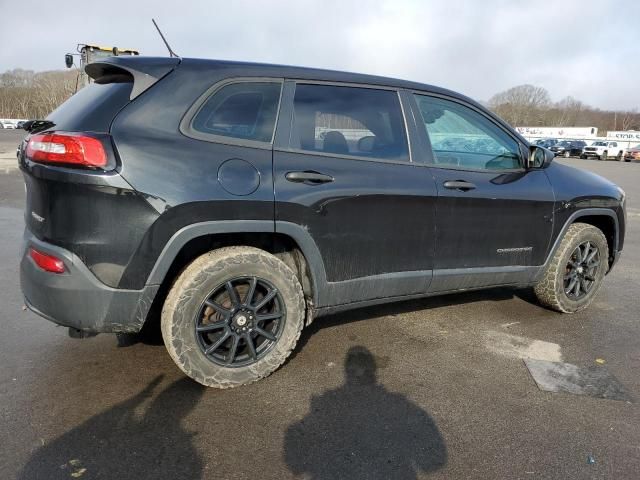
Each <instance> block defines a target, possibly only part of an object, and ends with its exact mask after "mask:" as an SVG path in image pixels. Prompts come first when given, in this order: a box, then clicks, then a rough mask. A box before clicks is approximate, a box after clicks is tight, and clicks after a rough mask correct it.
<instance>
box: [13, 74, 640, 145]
mask: <svg viewBox="0 0 640 480" xmlns="http://www.w3.org/2000/svg"><path fill="white" fill-rule="evenodd" d="M76 81H77V71H76V70H55V71H50V72H39V73H36V72H33V71H32V70H22V69H15V70H8V71H6V72H5V73H2V74H0V118H26V119H37V118H44V117H46V116H47V115H48V114H49V113H50V112H51V111H53V110H54V109H55V108H57V107H58V106H59V105H60V104H61V103H62V102H64V101H65V100H66V99H67V98H69V97H70V96H71V95H73V93H74V92H75V90H76ZM488 105H489V108H491V109H492V110H493V111H494V112H496V113H497V114H498V115H499V116H500V117H502V118H503V119H504V120H505V121H507V122H508V123H509V124H511V125H512V126H514V127H516V126H528V127H535V126H548V127H597V128H598V131H599V132H600V133H601V134H604V133H605V132H606V131H607V130H630V129H634V130H640V113H638V110H637V109H633V110H629V111H626V112H616V111H612V110H600V109H598V108H593V107H590V106H589V105H586V104H584V103H582V102H581V101H580V100H577V99H575V98H573V97H566V98H563V99H562V100H560V101H558V102H553V101H552V100H551V96H550V95H549V92H548V91H547V90H546V89H544V88H542V87H536V86H534V85H519V86H517V87H513V88H510V89H508V90H506V91H504V92H500V93H497V94H496V95H494V96H493V97H491V99H490V100H489V102H488Z"/></svg>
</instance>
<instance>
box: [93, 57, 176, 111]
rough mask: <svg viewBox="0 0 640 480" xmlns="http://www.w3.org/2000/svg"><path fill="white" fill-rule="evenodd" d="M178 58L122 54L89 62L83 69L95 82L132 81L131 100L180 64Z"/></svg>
mask: <svg viewBox="0 0 640 480" xmlns="http://www.w3.org/2000/svg"><path fill="white" fill-rule="evenodd" d="M180 61H181V60H180V59H179V58H167V57H139V56H122V57H109V58H105V59H104V60H100V61H97V62H92V63H89V64H88V65H87V66H86V67H84V71H85V72H86V73H87V75H89V77H91V78H92V79H93V80H94V81H95V82H96V83H125V82H132V83H133V88H132V89H131V94H130V95H129V99H130V100H133V99H134V98H136V97H137V96H138V95H140V94H141V93H142V92H144V91H145V90H147V89H148V88H149V87H151V86H152V85H153V84H154V83H156V82H157V81H158V80H160V79H161V78H162V77H164V76H165V75H167V74H168V73H169V72H171V71H172V70H173V69H175V68H176V67H177V66H178V65H179V64H180Z"/></svg>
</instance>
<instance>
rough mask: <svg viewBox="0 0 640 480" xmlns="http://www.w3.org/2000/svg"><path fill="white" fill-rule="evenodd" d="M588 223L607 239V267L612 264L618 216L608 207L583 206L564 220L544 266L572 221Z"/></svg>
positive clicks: (615, 246) (616, 247)
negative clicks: (583, 207)
mask: <svg viewBox="0 0 640 480" xmlns="http://www.w3.org/2000/svg"><path fill="white" fill-rule="evenodd" d="M578 222H580V223H588V224H589V225H593V226H594V227H596V228H598V229H599V230H601V231H602V233H603V234H604V236H605V238H606V239H607V244H608V246H609V258H608V262H609V267H611V266H612V264H613V262H614V255H615V252H616V251H617V250H618V235H619V225H618V217H617V215H616V213H615V212H614V211H613V210H610V209H608V208H585V209H582V210H578V211H576V212H573V213H572V214H571V216H569V218H568V219H567V220H566V221H565V223H564V225H563V227H562V230H561V231H560V233H559V234H558V236H557V238H556V239H555V242H554V244H553V247H552V248H551V250H550V251H549V254H548V256H547V260H546V262H545V266H546V265H547V264H548V263H549V262H550V261H551V259H552V258H553V255H554V253H555V251H556V250H557V249H558V247H559V246H560V243H561V242H562V239H563V238H564V236H565V234H566V233H567V230H568V229H569V227H570V226H571V225H572V224H574V223H578Z"/></svg>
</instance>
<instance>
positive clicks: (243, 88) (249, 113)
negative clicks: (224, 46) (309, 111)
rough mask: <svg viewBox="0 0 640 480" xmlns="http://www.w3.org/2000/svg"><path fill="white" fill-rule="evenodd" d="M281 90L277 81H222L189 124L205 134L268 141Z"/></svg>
mask: <svg viewBox="0 0 640 480" xmlns="http://www.w3.org/2000/svg"><path fill="white" fill-rule="evenodd" d="M280 90H281V84H280V83H278V82H240V83H231V84H228V85H225V86H223V87H222V88H220V89H219V90H216V91H215V92H214V93H213V95H211V96H210V97H209V98H208V99H207V101H206V102H205V103H204V104H203V105H202V106H201V107H200V109H199V110H198V113H196V115H195V117H194V118H193V121H192V122H191V128H192V129H193V130H195V131H197V132H201V133H205V134H211V135H220V136H223V137H232V138H238V139H244V140H253V141H258V142H271V140H272V138H273V130H274V127H275V123H276V115H277V112H278V104H279V102H280Z"/></svg>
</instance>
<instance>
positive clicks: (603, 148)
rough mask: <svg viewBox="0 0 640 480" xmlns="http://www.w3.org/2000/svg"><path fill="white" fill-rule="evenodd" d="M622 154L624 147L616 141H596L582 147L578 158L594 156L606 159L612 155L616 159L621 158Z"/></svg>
mask: <svg viewBox="0 0 640 480" xmlns="http://www.w3.org/2000/svg"><path fill="white" fill-rule="evenodd" d="M623 156H624V149H623V148H622V146H618V142H605V141H598V142H593V143H592V144H591V145H590V146H588V147H584V150H583V151H582V155H580V158H589V157H596V158H597V159H598V160H607V159H609V158H612V157H613V158H615V159H616V160H622V157H623Z"/></svg>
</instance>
